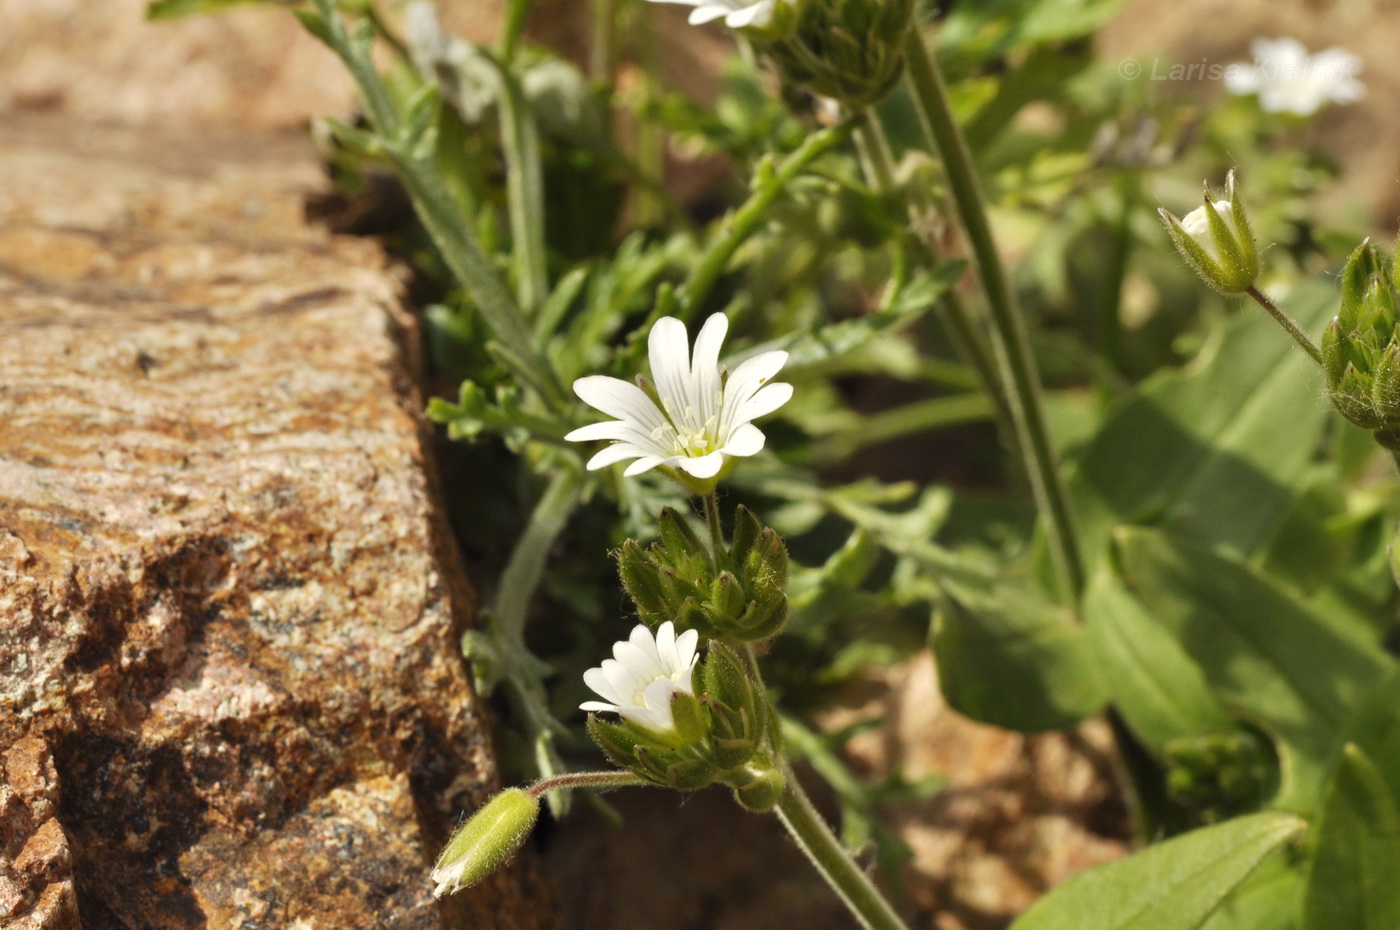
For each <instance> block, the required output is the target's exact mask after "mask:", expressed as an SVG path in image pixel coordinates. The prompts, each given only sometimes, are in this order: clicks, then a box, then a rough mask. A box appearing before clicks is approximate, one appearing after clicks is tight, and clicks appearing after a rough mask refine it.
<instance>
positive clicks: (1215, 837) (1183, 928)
mask: <svg viewBox="0 0 1400 930" xmlns="http://www.w3.org/2000/svg"><path fill="white" fill-rule="evenodd" d="M1305 826H1306V824H1305V823H1304V822H1303V821H1301V820H1299V819H1298V818H1297V817H1294V816H1291V815H1289V814H1279V813H1268V814H1251V815H1249V816H1247V817H1239V818H1236V819H1234V820H1232V821H1230V822H1228V823H1223V824H1220V825H1218V826H1214V827H1205V828H1203V829H1200V830H1196V831H1194V832H1192V833H1188V834H1186V835H1185V836H1180V837H1177V838H1176V839H1173V840H1168V841H1167V842H1165V843H1161V844H1159V845H1157V846H1153V847H1151V848H1149V849H1145V850H1143V851H1142V852H1139V853H1136V854H1134V855H1132V856H1129V857H1127V858H1126V859H1121V860H1119V861H1117V862H1112V863H1109V864H1108V865H1104V866H1099V867H1098V868H1096V869H1092V870H1090V871H1088V872H1085V873H1084V874H1082V875H1079V876H1077V877H1075V878H1072V879H1070V880H1069V881H1067V882H1065V883H1064V884H1063V885H1061V886H1060V887H1058V888H1056V889H1055V890H1054V891H1052V892H1051V893H1050V894H1048V895H1046V896H1045V897H1044V898H1041V899H1040V900H1039V901H1037V902H1036V903H1035V904H1034V905H1033V906H1032V907H1031V909H1030V910H1028V911H1027V912H1026V913H1025V914H1023V915H1022V916H1021V918H1020V919H1019V920H1017V921H1016V922H1015V923H1014V924H1012V930H1081V928H1084V927H1093V928H1095V930H1195V928H1197V927H1200V926H1201V925H1202V924H1204V923H1205V921H1206V919H1207V918H1208V917H1209V916H1210V915H1211V913H1212V912H1213V911H1215V910H1216V908H1218V907H1220V905H1221V903H1222V902H1223V901H1224V900H1225V898H1226V896H1228V895H1229V894H1230V892H1232V891H1234V890H1235V888H1237V887H1239V885H1240V884H1241V883H1242V882H1244V881H1245V879H1247V878H1248V877H1249V876H1250V874H1251V873H1253V872H1254V870H1255V869H1257V868H1258V867H1259V865H1260V863H1261V862H1263V861H1264V860H1265V859H1266V858H1267V857H1268V856H1270V855H1271V854H1273V853H1274V852H1276V851H1277V850H1278V849H1279V848H1280V847H1282V846H1284V845H1285V844H1287V843H1288V842H1290V841H1292V840H1294V839H1296V838H1297V837H1298V836H1299V834H1301V833H1302V832H1303V829H1304V828H1305Z"/></svg>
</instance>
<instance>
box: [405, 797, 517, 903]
mask: <svg viewBox="0 0 1400 930" xmlns="http://www.w3.org/2000/svg"><path fill="white" fill-rule="evenodd" d="M539 815H540V801H539V798H537V797H535V796H534V795H532V794H530V793H529V792H527V791H524V790H522V789H520V788H507V789H506V790H505V791H502V792H501V793H500V794H498V795H496V796H495V797H493V798H492V799H491V800H489V801H487V802H486V804H485V805H484V806H483V807H482V808H481V810H479V811H477V812H476V813H475V814H473V815H472V816H471V819H470V820H468V821H467V822H466V823H464V824H462V826H461V827H459V828H458V829H457V832H456V833H454V834H452V839H450V840H448V841H447V848H446V849H444V850H443V851H442V855H441V856H439V857H438V861H437V865H436V866H434V867H433V876H432V878H433V881H434V882H436V883H437V887H436V888H434V889H433V897H435V898H440V897H442V896H443V895H447V894H452V893H453V892H456V891H459V890H461V889H463V888H466V887H468V886H470V885H475V884H476V883H477V882H479V881H481V880H482V879H483V878H485V877H486V876H488V875H490V874H491V873H492V872H494V871H496V869H498V868H500V867H501V865H503V864H504V863H505V861H506V860H507V859H509V858H510V857H511V856H512V855H513V854H514V853H515V851H516V850H517V849H519V848H520V846H521V844H523V843H524V842H525V838H526V837H527V836H529V835H530V831H531V830H532V829H533V828H534V826H535V820H536V818H538V817H539Z"/></svg>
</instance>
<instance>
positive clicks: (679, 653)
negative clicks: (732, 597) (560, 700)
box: [579, 620, 700, 734]
mask: <svg viewBox="0 0 1400 930" xmlns="http://www.w3.org/2000/svg"><path fill="white" fill-rule="evenodd" d="M699 641H700V634H699V632H697V631H696V630H686V631H685V632H684V633H682V634H681V635H679V636H677V635H676V628H675V625H674V624H672V623H671V621H669V620H667V621H666V622H665V623H663V624H661V626H659V627H658V628H657V630H656V638H655V639H653V638H652V635H651V630H649V629H647V628H646V627H645V626H644V625H642V624H637V626H636V627H635V628H634V629H633V630H632V635H631V636H630V637H629V638H628V639H627V640H625V641H623V642H619V643H616V644H615V645H614V646H613V658H611V659H604V660H603V664H602V666H601V667H599V668H590V669H589V670H588V671H586V672H584V673H583V682H584V684H586V685H588V687H590V688H592V689H593V690H594V691H596V692H597V693H598V694H599V695H601V696H602V697H605V698H607V700H608V701H610V702H611V703H604V702H603V701H585V702H584V703H583V704H580V705H579V708H580V709H581V710H595V711H612V712H614V713H617V714H618V715H619V716H621V717H622V719H624V720H627V721H630V722H632V723H635V724H636V725H637V726H640V727H642V728H644V729H647V730H651V731H652V732H654V733H663V734H664V733H669V732H671V731H672V730H674V729H675V721H674V719H673V718H672V716H671V698H672V696H673V695H676V694H682V693H683V694H689V695H692V696H694V694H695V685H694V682H693V680H692V679H693V675H694V671H695V661H696V658H697V656H696V654H695V647H696V645H697V644H698V643H699Z"/></svg>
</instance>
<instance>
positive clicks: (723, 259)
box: [679, 123, 851, 320]
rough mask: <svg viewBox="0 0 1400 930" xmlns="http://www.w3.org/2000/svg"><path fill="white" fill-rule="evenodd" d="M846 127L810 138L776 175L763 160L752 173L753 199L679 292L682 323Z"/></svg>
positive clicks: (841, 139)
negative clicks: (794, 182)
mask: <svg viewBox="0 0 1400 930" xmlns="http://www.w3.org/2000/svg"><path fill="white" fill-rule="evenodd" d="M850 131H851V127H850V124H849V123H843V124H841V125H840V126H833V127H831V128H830V129H824V130H822V131H821V132H819V133H817V134H815V135H812V136H809V137H808V138H807V141H806V142H804V143H802V145H801V147H799V148H798V149H797V151H795V152H793V153H792V154H791V155H789V156H788V157H787V158H786V159H785V160H784V161H783V163H782V164H781V165H779V166H778V168H777V170H776V171H775V170H774V169H773V166H772V162H770V161H767V160H764V161H762V162H760V163H759V166H758V169H757V171H755V181H754V188H755V189H754V192H753V195H752V196H751V197H750V198H749V199H748V201H746V202H745V203H744V205H743V206H741V207H740V208H739V209H738V210H736V211H734V212H733V213H731V214H729V216H728V217H726V218H725V220H724V224H723V228H722V230H721V232H720V235H719V237H718V238H716V239H715V240H714V241H713V242H711V243H710V245H709V248H707V249H706V250H705V254H704V256H702V257H701V259H700V264H699V265H698V266H696V268H695V271H694V273H692V274H691V276H690V280H689V281H687V282H686V284H685V287H684V288H683V289H682V291H681V295H680V296H681V307H680V310H679V316H680V317H681V319H683V320H684V319H689V318H690V317H692V316H694V315H695V312H696V311H697V310H698V309H699V308H700V306H701V305H702V304H703V303H704V302H705V298H706V297H707V296H708V295H709V293H710V288H712V287H714V284H715V282H716V281H717V280H719V276H720V275H721V274H723V273H724V266H725V265H727V264H729V260H730V259H731V258H733V257H734V253H735V252H737V251H738V249H739V246H741V245H743V244H744V240H746V239H747V238H748V237H749V236H750V235H752V234H753V231H754V230H755V229H756V228H757V227H758V225H759V224H760V223H761V222H763V219H764V217H765V216H766V215H767V212H768V208H769V207H771V206H772V205H773V203H774V201H776V200H777V199H778V198H779V197H781V196H782V195H783V193H784V191H785V190H786V189H787V187H788V185H789V184H790V183H791V182H792V180H793V179H794V178H796V177H797V176H798V175H799V174H801V173H802V172H803V171H804V170H806V168H807V166H808V165H810V164H811V163H812V162H814V161H816V160H817V159H818V158H820V157H821V156H822V155H825V154H826V153H827V152H829V151H831V150H832V149H833V148H835V147H836V146H838V145H840V144H841V143H842V142H844V141H845V139H846V137H847V136H848V135H850Z"/></svg>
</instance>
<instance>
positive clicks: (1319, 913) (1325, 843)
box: [1303, 744, 1400, 930]
mask: <svg viewBox="0 0 1400 930" xmlns="http://www.w3.org/2000/svg"><path fill="white" fill-rule="evenodd" d="M1314 845H1315V847H1316V848H1315V850H1314V852H1313V859H1312V869H1311V871H1310V872H1309V874H1308V890H1307V896H1306V898H1305V900H1304V921H1303V926H1304V928H1305V930H1331V928H1334V927H1354V928H1356V930H1381V928H1389V927H1396V926H1400V884H1397V883H1396V881H1395V867H1396V863H1400V810H1397V804H1396V800H1395V797H1394V795H1393V794H1392V793H1391V791H1390V788H1389V787H1388V786H1387V785H1386V783H1385V780H1384V779H1383V778H1382V777H1381V774H1380V772H1379V771H1377V769H1376V765H1375V763H1374V762H1372V761H1371V760H1370V759H1369V758H1367V756H1366V754H1365V753H1364V752H1362V751H1361V750H1360V749H1358V748H1357V747H1356V746H1354V745H1350V744H1349V745H1348V746H1347V747H1346V748H1345V749H1344V750H1343V752H1342V759H1341V764H1340V765H1339V766H1338V767H1337V771H1336V774H1335V775H1333V777H1332V781H1331V783H1330V784H1329V786H1328V789H1327V795H1326V800H1325V802H1324V803H1323V806H1322V812H1321V816H1320V817H1319V819H1318V826H1317V836H1316V837H1315V839H1314Z"/></svg>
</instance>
